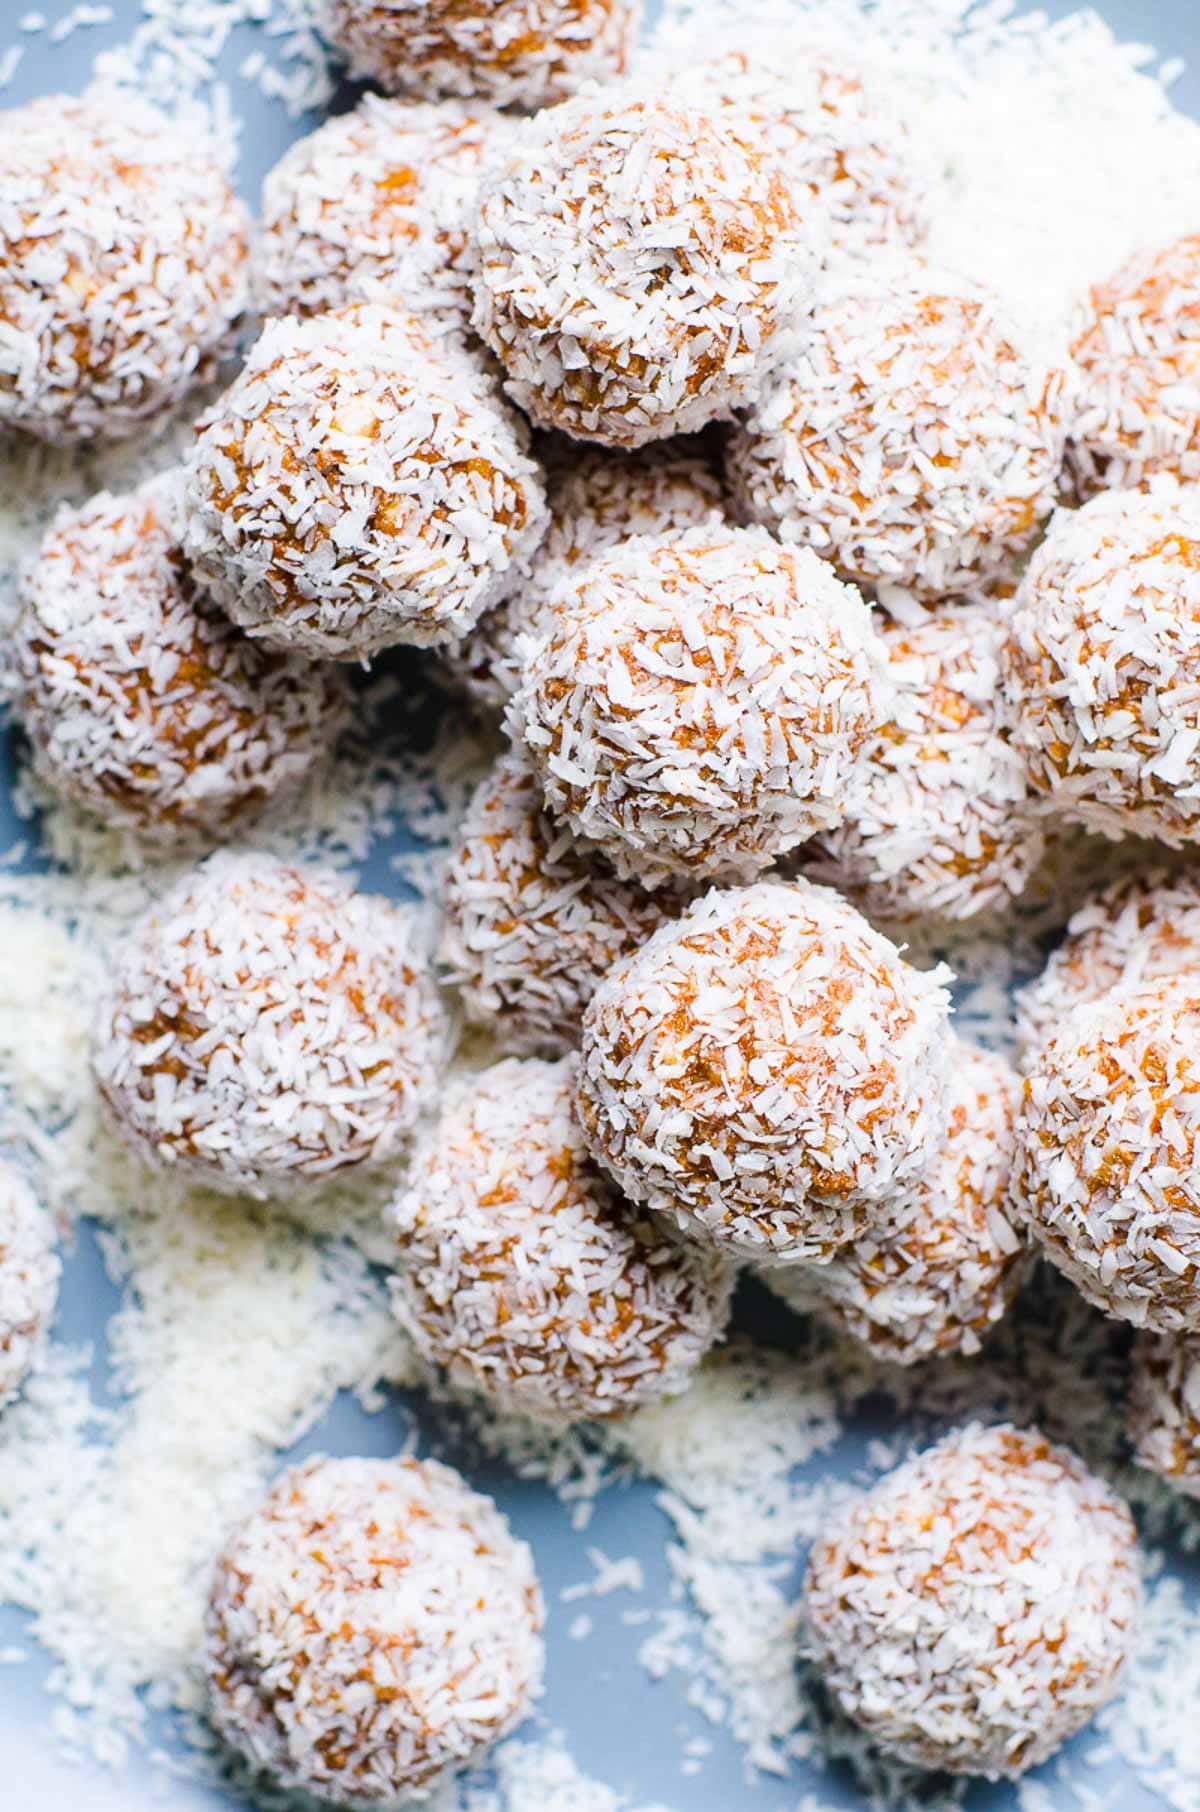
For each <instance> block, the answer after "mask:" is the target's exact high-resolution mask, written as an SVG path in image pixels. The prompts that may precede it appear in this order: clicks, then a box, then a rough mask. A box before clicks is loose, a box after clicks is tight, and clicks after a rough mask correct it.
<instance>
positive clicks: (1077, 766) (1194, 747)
mask: <svg viewBox="0 0 1200 1812" xmlns="http://www.w3.org/2000/svg"><path fill="white" fill-rule="evenodd" d="M1002 668H1003V683H1004V691H1005V698H1006V711H1007V716H1008V720H1009V724H1010V727H1011V733H1012V740H1013V744H1014V746H1015V747H1016V749H1017V750H1018V752H1019V753H1020V755H1021V757H1022V759H1023V760H1024V762H1025V767H1026V771H1027V773H1028V775H1029V781H1030V785H1031V786H1032V787H1033V788H1034V789H1035V791H1036V792H1038V793H1040V794H1043V795H1045V797H1046V801H1047V808H1048V810H1051V811H1052V812H1053V813H1054V814H1055V815H1056V816H1058V817H1060V818H1062V819H1064V820H1067V821H1069V822H1072V823H1076V824H1083V825H1086V827H1087V828H1088V829H1089V830H1094V831H1099V832H1100V833H1101V834H1102V835H1104V836H1107V837H1113V838H1120V837H1129V836H1142V837H1155V838H1157V839H1158V840H1159V841H1160V842H1163V843H1167V844H1170V845H1172V846H1174V847H1179V846H1180V845H1182V844H1190V843H1194V842H1196V841H1198V840H1200V501H1197V499H1196V498H1195V497H1194V496H1193V495H1191V493H1190V492H1189V491H1188V490H1187V489H1185V488H1176V487H1175V486H1173V485H1172V484H1171V483H1170V482H1169V481H1160V484H1159V486H1158V487H1156V489H1155V491H1154V493H1153V494H1152V495H1151V494H1145V493H1142V492H1136V491H1134V492H1111V491H1110V492H1104V493H1102V494H1101V495H1100V496H1098V497H1093V498H1092V500H1091V502H1090V503H1086V504H1085V505H1084V506H1083V508H1082V509H1081V510H1075V511H1070V510H1063V511H1060V512H1059V513H1058V514H1057V515H1056V516H1055V518H1054V521H1053V523H1052V524H1051V526H1050V532H1049V534H1048V535H1047V536H1046V539H1045V541H1044V542H1043V543H1042V545H1041V547H1039V548H1038V550H1037V552H1036V554H1035V555H1034V556H1033V559H1032V560H1031V561H1030V564H1029V569H1028V571H1027V572H1026V574H1025V577H1024V578H1023V580H1022V581H1021V587H1020V590H1019V591H1018V593H1017V599H1016V608H1015V610H1014V611H1013V613H1012V616H1011V618H1010V623H1009V635H1008V638H1007V641H1006V642H1005V646H1004V649H1003V654H1002Z"/></svg>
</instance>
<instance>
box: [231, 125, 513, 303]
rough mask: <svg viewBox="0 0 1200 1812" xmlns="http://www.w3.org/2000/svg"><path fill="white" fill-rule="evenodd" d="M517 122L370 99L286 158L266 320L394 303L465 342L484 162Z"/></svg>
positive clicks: (263, 263)
mask: <svg viewBox="0 0 1200 1812" xmlns="http://www.w3.org/2000/svg"><path fill="white" fill-rule="evenodd" d="M512 130H513V126H512V122H510V121H509V120H507V119H506V118H505V117H504V116H503V115H501V114H497V113H493V112H492V111H491V109H490V108H488V107H480V106H471V105H468V104H467V103H466V102H465V101H441V102H435V103H430V102H422V101H388V100H383V99H381V98H380V96H379V95H375V94H368V95H364V96H363V99H362V100H361V101H360V102H359V104H358V106H357V107H356V108H355V109H354V111H353V112H352V113H345V114H341V115H340V116H339V117H337V118H335V119H331V120H326V122H325V124H324V125H323V126H321V127H320V128H319V129H318V130H317V131H316V132H313V133H310V134H309V136H308V137H307V138H302V139H299V140H297V142H296V143H295V144H294V145H292V146H291V147H290V149H289V150H288V151H286V152H285V153H284V155H283V157H282V158H281V159H280V161H279V163H277V164H276V166H275V168H274V169H273V170H272V171H271V173H270V175H269V176H268V177H267V179H266V181H265V182H264V184H263V203H262V224H261V227H260V230H259V236H258V242H257V245H256V247H255V260H254V273H253V279H252V281H253V289H254V299H255V303H256V305H257V307H258V311H259V313H260V314H263V315H311V314H320V313H321V312H323V311H324V310H326V309H331V308H342V307H344V306H345V305H346V304H347V303H349V302H354V301H359V300H364V299H366V300H375V301H393V302H395V303H396V304H397V305H398V306H400V307H403V308H407V309H409V310H411V312H412V313H413V314H415V315H418V316H420V317H422V318H429V319H431V320H433V321H436V322H438V323H442V324H444V325H446V326H448V327H452V328H459V329H461V330H465V329H466V326H467V322H468V320H469V318H470V313H471V283H470V277H471V263H472V251H471V244H470V238H471V234H470V228H471V219H472V215H473V212H474V208H475V203H476V199H477V196H478V191H479V178H480V172H481V170H482V167H483V162H484V159H485V157H487V156H489V155H494V154H495V151H496V149H497V147H498V146H500V145H502V144H504V143H505V142H506V139H507V137H508V136H510V135H511V133H512Z"/></svg>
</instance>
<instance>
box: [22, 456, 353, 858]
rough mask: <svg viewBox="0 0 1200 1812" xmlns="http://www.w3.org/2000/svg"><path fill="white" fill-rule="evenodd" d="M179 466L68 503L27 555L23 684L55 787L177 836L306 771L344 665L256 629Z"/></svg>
mask: <svg viewBox="0 0 1200 1812" xmlns="http://www.w3.org/2000/svg"><path fill="white" fill-rule="evenodd" d="M177 491H178V477H177V475H176V474H171V475H168V476H167V477H166V478H165V479H156V480H153V481H152V482H151V483H149V484H146V485H143V486H142V487H141V488H140V489H139V490H137V491H134V492H132V493H131V494H130V495H128V496H125V497H112V496H109V495H108V494H107V493H101V494H100V495H99V496H97V497H94V498H92V500H91V501H90V502H89V503H87V504H85V505H84V507H83V508H82V509H71V508H67V509H64V510H62V511H60V513H59V515H58V517H57V518H56V520H55V522H54V525H53V527H52V528H51V529H50V531H49V533H48V534H47V535H46V536H45V538H44V539H43V541H42V543H41V546H40V548H39V549H38V552H37V554H36V555H35V557H34V558H33V560H32V561H31V562H30V564H29V565H28V567H27V568H26V570H25V572H24V574H23V577H22V581H21V586H20V610H19V614H18V616H17V620H16V624H15V627H14V630H13V640H12V644H11V649H10V656H9V659H10V662H11V674H10V680H9V689H10V692H11V698H12V703H13V706H14V709H15V711H16V714H17V716H18V718H19V719H20V721H21V723H22V724H23V726H24V728H25V732H26V734H27V736H28V737H29V743H30V747H31V750H32V753H33V764H34V768H35V770H36V771H37V773H38V775H39V776H40V778H41V779H42V780H43V781H44V782H45V784H46V785H47V786H49V787H51V788H53V790H54V791H56V792H59V793H61V794H63V796H64V797H66V798H69V799H72V800H74V801H75V802H76V803H77V804H79V805H82V806H84V807H85V808H86V809H88V810H89V811H92V812H95V813H97V814H98V815H100V816H101V817H103V818H104V819H105V820H106V822H108V823H109V824H114V825H119V826H122V827H124V828H127V829H129V830H132V831H134V832H136V833H137V835H138V836H139V837H141V838H142V839H143V840H145V841H150V842H156V843H164V842H171V841H175V840H178V839H181V838H182V839H186V838H188V837H190V836H200V837H208V838H217V837H220V836H222V835H225V834H227V833H228V832H229V831H230V830H231V829H232V828H234V827H236V825H238V824H239V823H240V822H242V821H244V820H245V819H246V818H248V817H250V816H252V815H253V814H254V813H255V812H256V811H259V810H261V808H262V807H263V806H265V805H266V804H267V803H268V802H269V801H270V800H271V799H272V798H274V797H275V796H276V795H277V794H279V793H280V792H281V791H284V790H285V789H287V788H288V787H290V786H292V785H295V784H296V783H298V782H299V781H300V780H302V779H303V778H304V776H305V775H306V774H308V773H309V772H310V771H311V769H312V768H313V767H314V766H315V764H316V763H317V762H318V761H319V760H320V758H321V757H322V755H324V754H325V753H326V751H327V750H328V749H329V748H330V747H331V746H332V743H333V742H334V740H335V739H336V737H337V735H338V733H339V731H340V730H341V729H342V727H343V726H344V724H345V723H346V721H347V718H348V715H349V693H348V691H347V689H346V685H345V682H344V679H343V676H342V675H341V673H340V672H339V670H338V669H336V668H333V667H328V666H314V665H312V663H311V662H309V661H306V660H304V659H303V658H302V657H301V656H299V655H286V654H278V653H272V652H271V651H270V650H268V649H266V648H263V647H261V646H259V645H258V644H257V643H254V642H251V641H249V640H248V639H247V637H246V636H245V635H243V634H242V632H241V631H240V630H238V629H235V628H234V627H233V625H232V624H231V623H230V622H229V621H228V620H227V619H226V618H225V617H223V616H222V615H221V614H220V613H219V612H218V611H217V610H216V609H215V608H214V607H213V606H212V604H211V603H210V602H209V600H208V599H207V598H205V597H204V596H203V594H201V593H200V592H198V591H197V588H196V586H195V585H194V584H193V582H192V579H191V575H190V574H189V572H188V570H187V568H186V567H185V565H184V562H183V556H182V553H181V550H180V545H179V540H180V536H179V524H178V520H177V516H178V512H177V507H176V504H177Z"/></svg>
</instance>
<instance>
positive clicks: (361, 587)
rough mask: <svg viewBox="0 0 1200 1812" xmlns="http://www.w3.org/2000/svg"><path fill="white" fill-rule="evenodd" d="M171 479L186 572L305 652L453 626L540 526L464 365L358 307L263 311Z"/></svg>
mask: <svg viewBox="0 0 1200 1812" xmlns="http://www.w3.org/2000/svg"><path fill="white" fill-rule="evenodd" d="M188 472H189V476H188V504H189V517H188V527H187V540H186V552H187V556H188V559H189V560H190V562H191V564H192V566H193V567H194V569H195V571H196V573H197V575H198V577H199V578H200V579H201V580H202V581H203V582H204V583H206V584H207V585H208V586H209V588H210V589H211V591H212V593H213V595H214V597H215V598H216V599H217V601H218V603H219V604H220V605H221V606H222V608H223V609H224V610H225V611H226V612H227V613H228V615H229V616H230V617H231V618H232V619H233V621H234V622H235V623H239V624H240V625H241V626H242V627H243V628H245V629H247V630H248V631H249V632H250V633H251V634H253V635H256V636H259V637H261V638H262V639H263V640H264V641H266V642H268V643H270V644H271V645H273V646H275V647H280V648H285V649H292V648H294V649H298V650H299V651H300V652H302V653H304V654H308V655H310V656H312V657H314V658H316V657H320V656H327V657H330V658H332V659H335V660H365V659H368V658H369V657H370V656H372V655H374V654H377V653H379V651H380V650H381V649H383V648H386V647H388V646H389V645H391V644H393V643H399V642H405V643H410V644H415V645H416V646H419V647H427V646H430V645H432V644H435V643H437V642H442V641H451V640H453V639H454V638H455V637H456V636H461V635H462V634H463V633H464V631H465V630H467V629H468V628H469V627H470V625H471V624H472V623H473V622H474V621H475V619H476V617H478V615H479V614H480V612H481V611H483V610H485V609H486V608H487V606H488V605H489V604H493V603H495V602H497V601H498V599H500V598H501V597H503V596H504V594H505V593H506V591H508V590H509V589H510V588H511V587H512V586H513V585H516V584H517V583H519V582H520V580H521V579H522V577H523V575H524V572H525V569H526V567H527V565H528V561H529V558H530V556H531V555H532V553H533V550H534V548H535V547H536V546H537V544H538V542H539V541H540V540H541V537H542V533H543V530H544V527H545V514H546V513H545V503H544V500H543V495H542V486H541V478H540V474H539V472H538V469H537V467H536V466H535V464H534V463H533V461H532V460H531V459H529V458H528V456H527V455H526V453H525V450H524V438H523V434H522V431H521V428H520V425H519V424H518V422H517V421H516V420H515V418H514V417H513V416H512V415H511V414H510V413H509V412H508V411H507V409H505V407H504V406H503V405H502V404H501V402H500V400H499V399H498V397H497V396H496V395H495V393H494V392H493V390H492V389H491V387H490V385H489V384H488V383H487V381H486V380H485V378H484V376H483V373H482V370H481V368H480V367H479V366H478V364H477V363H476V362H475V361H474V360H473V359H472V358H471V356H470V355H469V354H468V353H467V352H466V351H465V350H464V349H462V348H461V347H460V346H458V345H456V344H453V343H450V342H448V341H446V340H440V341H437V342H435V341H434V340H433V339H432V338H430V337H429V336H428V335H427V334H426V332H425V330H424V329H423V328H422V326H421V325H420V324H419V323H418V322H417V320H416V319H415V317H414V316H412V315H409V314H405V313H404V312H402V311H400V310H398V309H392V308H389V307H384V306H381V305H378V304H373V303H357V304H354V305H352V306H350V307H347V308H344V309H337V310H334V311H332V312H330V313H329V314H324V315H315V316H313V317H312V318H310V319H309V320H305V321H296V320H280V321H271V322H269V323H268V325H267V326H266V328H265V329H264V331H263V334H262V337H261V338H260V339H259V341H258V343H257V345H256V346H255V347H254V349H253V350H252V351H251V353H250V356H249V358H248V360H247V363H246V365H245V368H244V369H243V371H242V373H241V375H240V376H239V377H238V378H237V380H236V382H235V383H234V384H233V386H232V388H231V389H230V390H229V391H228V392H227V393H226V395H225V396H224V397H223V398H222V400H221V401H220V402H219V403H218V404H217V405H216V407H215V408H214V409H213V410H212V412H211V413H210V414H209V416H208V417H207V418H206V421H205V423H204V425H203V429H202V432H201V434H200V437H199V439H198V441H197V443H196V445H195V448H194V449H193V451H192V454H191V458H190V461H189V468H188Z"/></svg>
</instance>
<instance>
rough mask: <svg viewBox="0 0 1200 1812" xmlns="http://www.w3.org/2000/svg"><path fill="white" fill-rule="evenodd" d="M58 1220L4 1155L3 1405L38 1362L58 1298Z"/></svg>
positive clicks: (0, 1229) (0, 1172)
mask: <svg viewBox="0 0 1200 1812" xmlns="http://www.w3.org/2000/svg"><path fill="white" fill-rule="evenodd" d="M61 1268H62V1267H61V1266H60V1264H59V1261H58V1254H57V1252H56V1250H55V1230H54V1222H53V1220H52V1219H51V1217H50V1215H49V1214H48V1213H47V1212H46V1210H45V1209H44V1208H43V1207H42V1206H41V1204H40V1203H39V1201H38V1200H37V1197H36V1196H35V1195H34V1193H33V1191H32V1190H31V1189H30V1187H29V1185H28V1183H27V1182H26V1181H25V1179H24V1177H23V1176H22V1175H21V1173H20V1171H19V1170H17V1169H16V1168H15V1167H14V1166H13V1165H12V1164H9V1163H6V1162H5V1161H4V1160H2V1159H0V1408H2V1407H3V1406H4V1404H5V1403H8V1402H10V1401H11V1400H12V1398H13V1397H15V1396H16V1394H17V1392H18V1390H19V1389H20V1388H21V1385H22V1384H23V1383H24V1381H25V1379H26V1377H27V1376H28V1375H29V1373H30V1371H32V1369H33V1367H34V1366H35V1365H36V1363H37V1360H38V1357H39V1355H40V1353H41V1350H42V1347H43V1346H44V1344H45V1339H46V1332H47V1329H48V1327H49V1324H50V1321H51V1319H52V1317H53V1315H54V1306H55V1303H56V1302H57V1301H58V1280H59V1274H60V1271H61Z"/></svg>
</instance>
